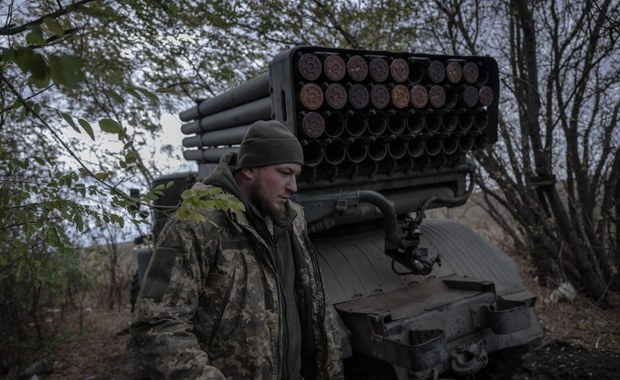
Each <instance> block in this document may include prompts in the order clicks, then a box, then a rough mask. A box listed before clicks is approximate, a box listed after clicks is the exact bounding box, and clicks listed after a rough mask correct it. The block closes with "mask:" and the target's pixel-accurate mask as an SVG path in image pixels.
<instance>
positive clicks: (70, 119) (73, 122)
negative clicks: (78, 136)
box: [60, 112, 82, 133]
mask: <svg viewBox="0 0 620 380" xmlns="http://www.w3.org/2000/svg"><path fill="white" fill-rule="evenodd" d="M60 114H61V115H62V117H63V119H65V121H66V122H67V123H68V124H69V125H70V126H71V128H73V130H74V131H76V132H77V133H82V131H81V130H80V128H78V126H77V125H75V121H73V118H72V117H71V115H69V114H66V113H64V112H61V113H60Z"/></svg>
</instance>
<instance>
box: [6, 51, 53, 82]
mask: <svg viewBox="0 0 620 380" xmlns="http://www.w3.org/2000/svg"><path fill="white" fill-rule="evenodd" d="M7 55H8V56H9V57H10V54H7ZM3 57H4V54H3ZM13 57H14V61H15V63H17V65H18V66H19V68H20V69H21V70H22V71H23V72H24V73H30V74H31V76H30V78H28V81H29V82H30V83H31V84H33V85H35V86H37V87H40V88H42V87H45V86H47V84H48V83H49V80H50V77H51V70H50V68H49V66H48V65H47V62H46V61H45V58H44V57H43V56H42V55H41V54H39V53H36V52H35V51H33V50H32V49H29V48H18V49H14V51H13Z"/></svg>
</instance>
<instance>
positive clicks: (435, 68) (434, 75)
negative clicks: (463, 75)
mask: <svg viewBox="0 0 620 380" xmlns="http://www.w3.org/2000/svg"><path fill="white" fill-rule="evenodd" d="M428 77H429V78H430V80H431V81H433V82H434V83H441V82H443V80H444V79H445V78H446V68H445V66H444V65H443V63H441V62H440V61H431V63H430V64H429V65H428Z"/></svg>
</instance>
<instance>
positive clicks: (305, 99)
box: [299, 83, 323, 111]
mask: <svg viewBox="0 0 620 380" xmlns="http://www.w3.org/2000/svg"><path fill="white" fill-rule="evenodd" d="M299 98H300V99H301V104H303V106H304V107H306V108H307V109H309V110H311V111H314V110H317V109H319V108H320V107H321V105H323V90H321V87H319V85H317V84H315V83H306V84H305V85H304V86H303V87H302V88H301V91H300V94H299Z"/></svg>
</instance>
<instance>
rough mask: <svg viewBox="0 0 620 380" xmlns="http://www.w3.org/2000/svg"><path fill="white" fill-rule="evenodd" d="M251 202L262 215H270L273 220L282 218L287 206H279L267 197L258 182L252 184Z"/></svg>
mask: <svg viewBox="0 0 620 380" xmlns="http://www.w3.org/2000/svg"><path fill="white" fill-rule="evenodd" d="M250 203H251V204H252V205H253V206H254V207H256V209H257V210H258V211H259V212H260V213H261V214H262V215H264V216H269V217H270V218H271V219H273V220H278V219H281V218H282V217H283V216H284V210H285V207H278V206H277V205H275V204H273V203H272V202H269V200H267V199H265V197H264V195H263V193H262V192H261V191H260V189H259V187H258V184H257V183H254V184H253V185H252V188H251V195H250Z"/></svg>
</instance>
